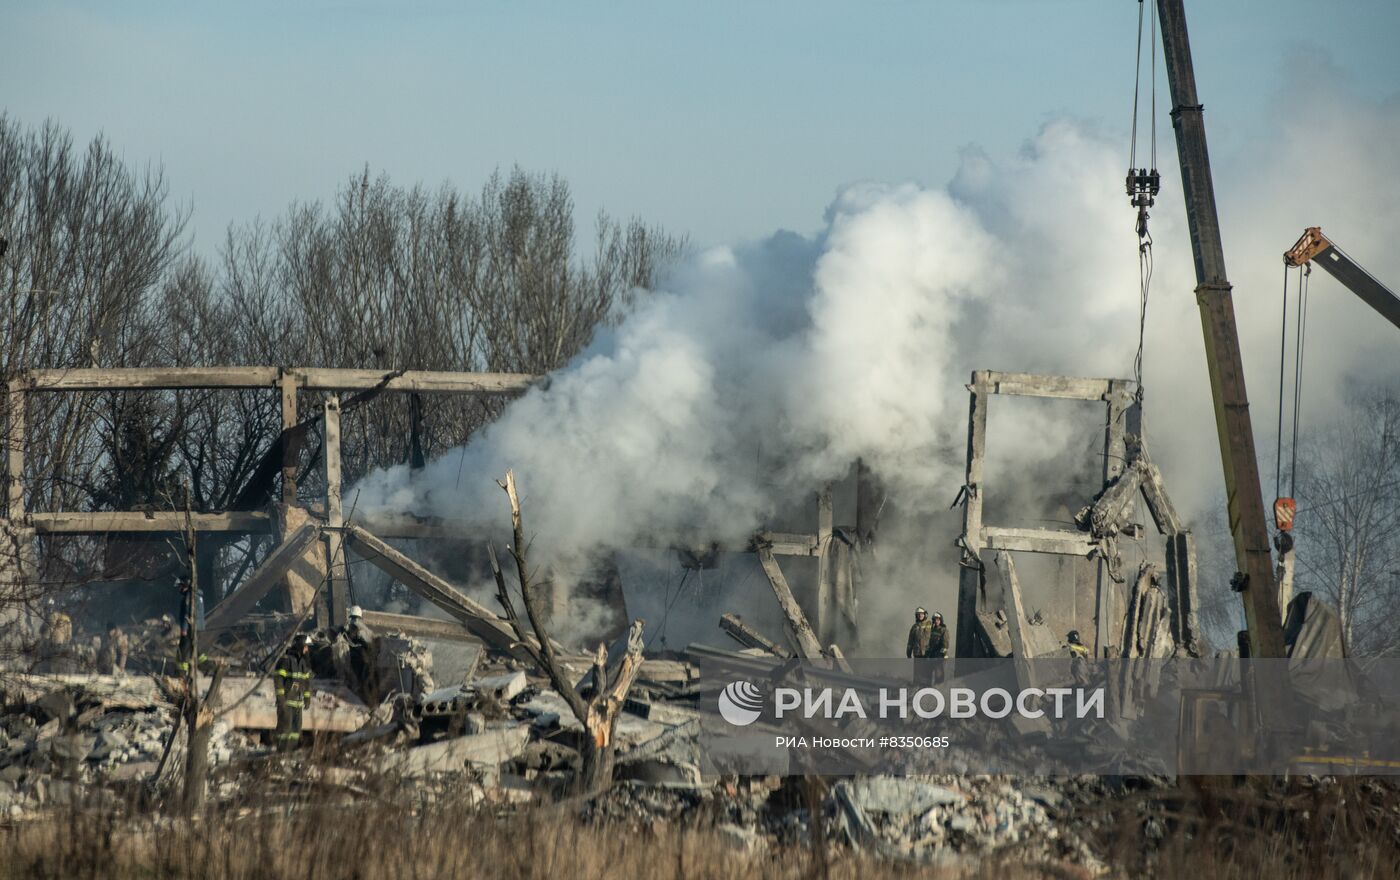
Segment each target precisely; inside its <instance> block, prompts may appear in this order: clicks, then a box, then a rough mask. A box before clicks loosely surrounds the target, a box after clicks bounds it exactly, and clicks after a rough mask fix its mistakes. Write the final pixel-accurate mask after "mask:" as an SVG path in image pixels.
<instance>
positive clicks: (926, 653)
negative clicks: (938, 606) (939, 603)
mask: <svg viewBox="0 0 1400 880" xmlns="http://www.w3.org/2000/svg"><path fill="white" fill-rule="evenodd" d="M904 656H906V657H946V656H948V627H946V626H944V625H943V624H941V623H934V622H933V621H932V620H923V621H916V622H915V623H914V625H913V626H911V627H909V641H908V643H907V644H906V645H905V646H904Z"/></svg>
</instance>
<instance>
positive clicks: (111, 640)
mask: <svg viewBox="0 0 1400 880" xmlns="http://www.w3.org/2000/svg"><path fill="white" fill-rule="evenodd" d="M130 652H131V639H130V638H128V637H127V634H126V633H124V632H122V628H121V627H119V626H117V625H116V624H115V623H112V622H111V621H108V622H107V633H106V635H104V636H103V637H102V648H101V650H99V651H98V652H97V671H98V672H100V673H102V674H103V675H126V658H127V654H129V653H130Z"/></svg>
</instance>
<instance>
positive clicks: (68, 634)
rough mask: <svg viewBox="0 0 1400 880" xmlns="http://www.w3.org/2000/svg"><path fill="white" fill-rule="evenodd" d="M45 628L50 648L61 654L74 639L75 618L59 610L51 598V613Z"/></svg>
mask: <svg viewBox="0 0 1400 880" xmlns="http://www.w3.org/2000/svg"><path fill="white" fill-rule="evenodd" d="M44 630H45V632H44V635H45V637H46V638H47V639H48V643H49V649H50V650H51V651H52V652H53V653H55V654H61V653H63V652H64V651H67V650H68V645H69V643H70V642H72V641H73V620H72V618H70V617H69V616H68V615H67V614H64V613H63V612H62V611H59V610H58V607H57V606H56V605H54V601H53V600H52V599H50V600H49V614H48V620H47V621H46V623H45V627H44Z"/></svg>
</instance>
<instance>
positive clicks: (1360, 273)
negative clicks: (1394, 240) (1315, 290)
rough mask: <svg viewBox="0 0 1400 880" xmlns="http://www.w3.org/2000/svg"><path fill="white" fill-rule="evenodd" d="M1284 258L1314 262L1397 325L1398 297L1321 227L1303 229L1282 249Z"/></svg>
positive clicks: (1288, 261) (1399, 322)
mask: <svg viewBox="0 0 1400 880" xmlns="http://www.w3.org/2000/svg"><path fill="white" fill-rule="evenodd" d="M1283 262H1284V265H1286V266H1291V267H1295V268H1296V267H1301V266H1306V265H1309V264H1312V263H1316V264H1317V265H1319V266H1321V267H1322V268H1323V269H1325V270H1327V274H1329V275H1331V276H1332V277H1333V278H1335V279H1337V280H1338V281H1340V282H1342V284H1343V285H1344V286H1345V287H1346V288H1347V289H1348V290H1350V291H1351V292H1352V293H1354V294H1356V295H1357V297H1358V298H1359V299H1360V300H1361V301H1362V302H1364V303H1366V305H1368V306H1370V307H1371V308H1373V309H1375V310H1376V311H1377V312H1379V313H1380V315H1381V317H1383V318H1385V319H1386V320H1387V321H1389V322H1390V323H1392V324H1394V325H1395V326H1396V327H1400V297H1397V296H1396V295H1395V293H1394V292H1393V291H1392V290H1391V289H1390V288H1388V287H1386V286H1385V285H1384V284H1382V283H1380V282H1379V281H1377V280H1376V278H1375V277H1374V276H1373V275H1371V273H1370V272H1367V271H1366V270H1365V269H1363V268H1361V267H1360V266H1358V265H1357V264H1356V263H1355V262H1354V261H1353V260H1352V259H1351V257H1348V256H1347V255H1346V252H1345V251H1343V250H1342V249H1341V248H1339V247H1337V246H1336V245H1335V244H1333V243H1332V241H1331V240H1330V239H1328V238H1327V236H1325V235H1323V234H1322V227H1320V226H1309V227H1308V228H1307V229H1306V230H1304V232H1303V235H1302V237H1301V238H1299V239H1298V241H1297V243H1295V244H1294V245H1293V247H1291V248H1289V249H1288V250H1287V251H1286V252H1285V253H1284V255H1283Z"/></svg>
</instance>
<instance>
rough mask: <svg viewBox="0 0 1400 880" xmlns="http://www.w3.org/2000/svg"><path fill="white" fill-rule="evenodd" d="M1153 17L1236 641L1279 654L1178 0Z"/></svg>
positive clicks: (1279, 633)
mask: <svg viewBox="0 0 1400 880" xmlns="http://www.w3.org/2000/svg"><path fill="white" fill-rule="evenodd" d="M1157 15H1158V18H1159V20H1160V22H1161V33H1162V56H1163V60H1164V62H1165V64H1166V70H1167V81H1168V84H1169V86H1170V89H1171V99H1172V111H1171V117H1172V128H1173V130H1174V131H1175V133H1176V148H1177V157H1178V159H1179V160H1180V163H1181V188H1182V193H1183V195H1184V196H1185V199H1186V217H1187V221H1188V224H1189V226H1190V233H1191V251H1192V255H1193V257H1194V258H1195V264H1196V302H1197V304H1198V305H1199V306H1200V311H1201V328H1202V330H1203V331H1204V333H1205V344H1206V361H1207V365H1208V367H1209V370H1210V387H1211V394H1212V397H1213V398H1214V401H1215V422H1216V433H1217V434H1218V436H1219V441H1220V458H1221V463H1222V464H1223V466H1224V472H1225V492H1226V499H1227V503H1228V505H1229V512H1230V532H1231V535H1232V536H1233V538H1234V543H1235V561H1236V564H1237V565H1238V567H1239V571H1238V572H1237V573H1236V575H1235V578H1234V579H1233V580H1232V581H1231V586H1233V587H1234V588H1235V589H1236V590H1237V591H1238V592H1239V593H1240V594H1241V596H1242V598H1243V600H1244V611H1245V620H1246V623H1247V626H1248V636H1247V643H1245V642H1244V641H1242V643H1241V647H1242V648H1247V650H1248V653H1249V655H1250V656H1252V657H1285V656H1287V655H1286V653H1285V648H1284V638H1283V620H1282V614H1281V613H1280V609H1279V605H1278V587H1277V584H1276V583H1275V580H1274V566H1273V556H1272V553H1271V551H1270V548H1269V527H1268V519H1267V516H1266V513H1265V509H1264V498H1263V490H1262V488H1261V485H1260V480H1259V458H1258V455H1257V454H1256V453H1255V450H1254V428H1253V425H1252V424H1251V422H1250V417H1249V397H1248V395H1247V394H1246V392H1245V383H1244V362H1243V358H1242V357H1241V354H1240V338H1239V332H1238V330H1237V329H1236V325H1235V305H1234V299H1233V297H1232V295H1231V287H1230V282H1229V279H1228V278H1227V276H1226V274H1225V248H1224V245H1223V244H1222V242H1221V239H1220V218H1219V215H1218V214H1217V212H1216V208H1215V188H1214V185H1213V184H1212V182H1211V174H1210V154H1209V152H1208V151H1207V149H1206V127H1205V119H1204V108H1203V107H1202V106H1201V102H1200V98H1199V97H1198V96H1197V94H1196V74H1195V70H1194V68H1193V67H1192V63H1191V44H1190V40H1189V39H1188V36H1187V32H1186V11H1185V9H1184V8H1183V0H1157ZM1261 708H1263V707H1261ZM1267 714H1269V715H1274V713H1272V712H1270V713H1267ZM1274 717H1277V716H1276V715H1274Z"/></svg>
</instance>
